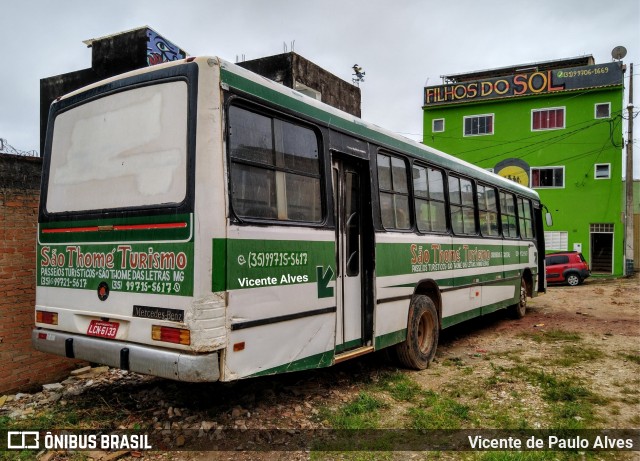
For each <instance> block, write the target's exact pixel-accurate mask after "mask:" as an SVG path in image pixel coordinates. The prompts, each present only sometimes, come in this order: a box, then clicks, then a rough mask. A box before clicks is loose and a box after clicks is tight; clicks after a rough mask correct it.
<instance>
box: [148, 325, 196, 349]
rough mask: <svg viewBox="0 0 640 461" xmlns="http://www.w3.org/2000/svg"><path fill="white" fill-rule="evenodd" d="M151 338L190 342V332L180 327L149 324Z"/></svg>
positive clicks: (177, 342)
mask: <svg viewBox="0 0 640 461" xmlns="http://www.w3.org/2000/svg"><path fill="white" fill-rule="evenodd" d="M151 339H153V340H154V341H164V342H167V343H175V344H182V345H184V346H188V345H190V344H191V332H190V331H189V330H184V329H181V328H171V327H162V326H160V325H152V326H151Z"/></svg>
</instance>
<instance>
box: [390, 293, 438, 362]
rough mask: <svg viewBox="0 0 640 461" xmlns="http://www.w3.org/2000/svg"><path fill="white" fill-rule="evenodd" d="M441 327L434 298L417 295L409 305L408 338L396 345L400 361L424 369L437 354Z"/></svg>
mask: <svg viewBox="0 0 640 461" xmlns="http://www.w3.org/2000/svg"><path fill="white" fill-rule="evenodd" d="M439 334H440V328H439V324H438V311H437V309H436V305H435V304H434V302H433V300H432V299H431V298H429V297H428V296H425V295H416V296H414V297H413V299H412V300H411V306H409V318H408V323H407V339H406V340H405V341H404V342H403V343H400V344H398V345H397V346H396V348H395V349H396V350H395V352H396V355H397V357H398V360H399V361H400V363H401V364H402V365H404V366H406V367H407V368H413V369H414V370H424V369H425V368H427V367H428V366H429V363H431V361H432V360H433V357H434V356H435V355H436V348H437V347H438V337H439Z"/></svg>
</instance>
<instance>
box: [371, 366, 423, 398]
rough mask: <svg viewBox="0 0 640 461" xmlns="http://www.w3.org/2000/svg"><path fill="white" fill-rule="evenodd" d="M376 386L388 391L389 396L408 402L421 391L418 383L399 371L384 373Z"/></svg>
mask: <svg viewBox="0 0 640 461" xmlns="http://www.w3.org/2000/svg"><path fill="white" fill-rule="evenodd" d="M377 387H378V388H379V389H380V390H383V391H386V392H388V393H389V394H390V395H391V397H393V398H394V399H395V400H398V401H400V402H410V401H412V400H414V399H415V398H416V397H417V396H418V394H419V393H420V391H421V388H420V385H419V384H418V383H416V382H415V381H413V380H412V379H411V378H410V377H409V376H407V375H406V374H405V373H401V372H396V373H393V374H389V375H386V376H385V377H384V378H383V379H381V380H380V381H379V383H378V386H377Z"/></svg>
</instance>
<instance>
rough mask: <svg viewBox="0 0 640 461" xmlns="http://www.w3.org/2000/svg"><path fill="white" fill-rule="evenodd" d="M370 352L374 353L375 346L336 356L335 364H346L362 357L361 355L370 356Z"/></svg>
mask: <svg viewBox="0 0 640 461" xmlns="http://www.w3.org/2000/svg"><path fill="white" fill-rule="evenodd" d="M369 352H373V346H363V347H359V348H357V349H352V350H350V351H347V352H343V353H342V354H338V355H336V356H335V357H334V360H333V363H340V362H344V361H345V360H349V359H353V358H356V357H360V356H361V355H364V354H368V353H369Z"/></svg>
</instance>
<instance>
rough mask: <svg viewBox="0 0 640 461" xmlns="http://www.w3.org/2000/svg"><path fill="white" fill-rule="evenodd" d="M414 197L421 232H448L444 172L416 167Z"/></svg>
mask: <svg viewBox="0 0 640 461" xmlns="http://www.w3.org/2000/svg"><path fill="white" fill-rule="evenodd" d="M413 195H414V197H415V206H416V221H417V223H418V230H420V231H421V232H446V231H447V214H446V207H445V197H444V174H443V173H442V171H440V170H436V169H434V168H426V167H423V166H418V165H414V167H413Z"/></svg>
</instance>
